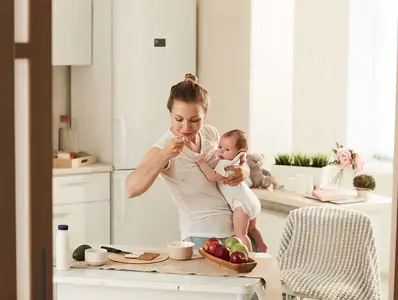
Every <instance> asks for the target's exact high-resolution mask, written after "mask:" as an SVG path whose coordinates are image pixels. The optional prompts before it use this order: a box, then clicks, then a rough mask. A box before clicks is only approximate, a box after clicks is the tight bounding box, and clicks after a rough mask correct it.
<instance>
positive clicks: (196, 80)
mask: <svg viewBox="0 0 398 300" xmlns="http://www.w3.org/2000/svg"><path fill="white" fill-rule="evenodd" d="M185 80H191V81H193V82H198V78H197V77H196V76H195V75H194V74H191V73H187V74H185Z"/></svg>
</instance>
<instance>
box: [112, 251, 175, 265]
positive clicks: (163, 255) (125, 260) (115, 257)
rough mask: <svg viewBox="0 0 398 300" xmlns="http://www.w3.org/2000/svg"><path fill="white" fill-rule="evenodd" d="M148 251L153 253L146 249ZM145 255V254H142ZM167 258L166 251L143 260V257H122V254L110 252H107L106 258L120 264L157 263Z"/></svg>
mask: <svg viewBox="0 0 398 300" xmlns="http://www.w3.org/2000/svg"><path fill="white" fill-rule="evenodd" d="M147 252H148V253H153V252H150V251H147ZM144 256H145V254H144ZM168 258H169V256H168V255H167V253H159V255H158V256H156V257H155V258H154V259H152V260H143V259H137V258H126V257H124V254H117V253H110V252H108V259H109V260H111V261H114V262H119V263H122V264H153V263H158V262H162V261H165V260H167V259H168Z"/></svg>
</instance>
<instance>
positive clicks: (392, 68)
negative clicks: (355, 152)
mask: <svg viewBox="0 0 398 300" xmlns="http://www.w3.org/2000/svg"><path fill="white" fill-rule="evenodd" d="M376 3H377V5H375V7H374V21H375V22H374V31H373V34H374V64H373V65H374V69H373V72H374V73H373V74H374V77H373V79H374V93H373V101H374V115H373V120H372V124H373V132H372V152H373V153H374V154H376V155H381V156H387V157H391V158H392V157H393V155H394V132H395V101H396V100H395V99H396V97H395V96H396V70H397V22H398V1H396V0H376Z"/></svg>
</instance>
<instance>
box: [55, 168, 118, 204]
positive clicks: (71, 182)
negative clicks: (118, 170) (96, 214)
mask: <svg viewBox="0 0 398 300" xmlns="http://www.w3.org/2000/svg"><path fill="white" fill-rule="evenodd" d="M110 193H111V192H110V173H108V172H106V173H93V174H76V175H70V176H54V177H53V205H59V204H74V203H84V202H93V201H97V202H98V201H106V200H108V201H109V199H110Z"/></svg>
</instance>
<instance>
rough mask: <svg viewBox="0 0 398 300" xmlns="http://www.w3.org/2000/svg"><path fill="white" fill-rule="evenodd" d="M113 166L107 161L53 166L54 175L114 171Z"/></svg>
mask: <svg viewBox="0 0 398 300" xmlns="http://www.w3.org/2000/svg"><path fill="white" fill-rule="evenodd" d="M112 171H113V166H112V165H109V164H105V163H95V164H90V165H87V166H83V167H77V168H53V176H61V175H74V174H88V173H104V172H112Z"/></svg>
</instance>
